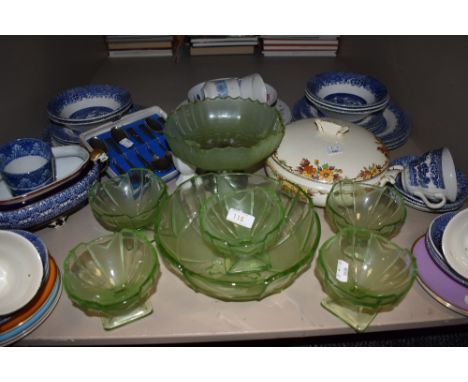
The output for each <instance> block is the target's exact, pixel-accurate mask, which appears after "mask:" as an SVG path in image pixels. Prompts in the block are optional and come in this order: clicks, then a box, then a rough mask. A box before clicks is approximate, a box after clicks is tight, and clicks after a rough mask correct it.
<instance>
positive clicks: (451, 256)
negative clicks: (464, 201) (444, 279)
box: [442, 209, 468, 278]
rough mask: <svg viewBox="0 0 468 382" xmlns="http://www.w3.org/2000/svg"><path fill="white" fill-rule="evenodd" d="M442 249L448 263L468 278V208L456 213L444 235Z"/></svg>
mask: <svg viewBox="0 0 468 382" xmlns="http://www.w3.org/2000/svg"><path fill="white" fill-rule="evenodd" d="M442 250H443V252H444V256H445V259H446V260H447V263H449V265H450V266H451V267H452V268H453V269H454V270H455V271H457V272H458V273H459V274H460V275H462V276H463V277H465V278H468V209H465V210H463V211H461V212H459V213H458V214H456V215H455V216H454V217H453V219H452V220H450V222H449V223H448V224H447V227H446V228H445V231H444V234H443V235H442Z"/></svg>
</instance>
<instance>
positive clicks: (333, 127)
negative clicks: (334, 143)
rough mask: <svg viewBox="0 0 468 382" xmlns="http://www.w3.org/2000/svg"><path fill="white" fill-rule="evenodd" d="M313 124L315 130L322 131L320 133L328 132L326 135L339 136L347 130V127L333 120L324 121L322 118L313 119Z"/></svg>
mask: <svg viewBox="0 0 468 382" xmlns="http://www.w3.org/2000/svg"><path fill="white" fill-rule="evenodd" d="M315 125H316V126H317V130H318V131H319V132H320V133H322V134H328V135H336V136H338V137H339V136H340V135H343V134H345V133H347V132H348V131H349V127H347V126H343V125H339V124H337V123H334V122H330V121H324V120H323V119H320V118H316V119H315Z"/></svg>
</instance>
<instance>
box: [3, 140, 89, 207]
mask: <svg viewBox="0 0 468 382" xmlns="http://www.w3.org/2000/svg"><path fill="white" fill-rule="evenodd" d="M52 153H53V154H54V157H55V171H56V176H55V181H54V182H52V183H50V184H48V185H46V186H44V187H40V188H38V189H36V190H34V191H31V192H29V193H27V194H25V195H20V196H15V197H14V196H13V195H12V194H11V191H10V189H9V188H8V186H7V184H6V183H5V182H4V181H3V180H2V179H0V205H2V206H3V205H5V206H6V205H12V204H15V203H21V204H26V202H27V201H28V200H30V199H32V198H35V197H37V196H40V195H42V194H45V193H46V192H49V191H52V190H53V189H55V188H57V187H58V186H60V185H62V184H64V183H66V182H68V181H70V180H71V179H73V178H75V177H76V176H77V175H79V174H80V173H81V171H82V170H83V169H84V168H85V167H86V165H87V164H88V162H89V153H88V151H86V150H85V149H84V148H83V147H81V146H78V145H69V146H58V147H52Z"/></svg>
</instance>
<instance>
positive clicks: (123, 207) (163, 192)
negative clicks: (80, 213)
mask: <svg viewBox="0 0 468 382" xmlns="http://www.w3.org/2000/svg"><path fill="white" fill-rule="evenodd" d="M166 197H167V187H166V184H165V183H164V182H163V181H162V179H161V178H159V177H158V176H156V175H154V173H153V172H151V171H150V170H147V169H142V168H135V169H130V170H129V171H128V172H127V173H125V174H122V175H120V176H116V177H112V178H107V179H103V180H101V181H100V182H97V183H96V184H95V185H94V186H93V187H92V188H91V190H90V191H89V194H88V199H89V205H90V206H91V210H92V211H93V214H94V216H95V218H96V219H97V221H98V222H99V223H100V224H101V225H102V226H103V227H104V228H106V229H108V230H109V231H119V230H121V229H123V228H129V229H141V228H144V227H148V226H151V225H152V224H153V223H154V219H155V218H156V214H157V211H158V207H159V205H160V204H161V201H162V200H164V199H165V198H166Z"/></svg>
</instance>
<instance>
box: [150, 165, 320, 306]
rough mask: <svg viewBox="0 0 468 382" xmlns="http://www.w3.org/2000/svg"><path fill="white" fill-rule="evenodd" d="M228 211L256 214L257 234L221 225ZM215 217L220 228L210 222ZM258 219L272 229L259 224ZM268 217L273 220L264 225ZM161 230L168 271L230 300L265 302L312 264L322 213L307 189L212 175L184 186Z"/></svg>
mask: <svg viewBox="0 0 468 382" xmlns="http://www.w3.org/2000/svg"><path fill="white" fill-rule="evenodd" d="M216 195H219V197H218V196H216ZM240 195H243V197H240ZM265 195H268V196H265ZM213 197H215V198H213ZM244 200H246V201H247V202H245V203H236V201H244ZM227 202H229V204H228V206H227V207H226V206H222V204H223V203H227ZM257 203H258V204H259V206H261V208H256V204H257ZM273 203H275V204H278V206H279V207H277V206H273ZM218 208H219V209H218ZM230 208H234V209H235V210H236V211H237V213H239V212H241V214H240V215H241V216H244V217H245V215H247V220H251V219H252V217H253V218H254V223H253V224H252V226H251V227H252V229H253V231H251V232H248V231H246V230H244V228H245V229H247V227H244V226H241V227H236V228H235V229H234V230H232V231H229V229H228V227H230V228H231V229H232V228H233V227H234V226H233V224H232V223H231V222H230V221H227V222H225V221H222V220H223V219H226V218H227V217H228V213H229V209H230ZM212 209H216V211H214V210H212ZM266 209H271V211H265V210H266ZM272 211H273V212H272ZM215 212H216V213H217V214H218V218H219V219H220V221H219V224H217V227H215V226H214V222H213V224H212V225H210V224H211V222H210V223H208V221H206V220H209V219H211V217H210V218H209V217H208V216H211V214H214V213H215ZM224 214H226V216H223V215H224ZM243 214H245V215H243ZM202 215H204V218H203V219H205V222H204V223H203V224H202V222H201V220H202V218H201V216H202ZM248 215H250V216H251V217H250V218H249V217H248ZM257 219H258V222H259V223H260V224H265V225H267V228H265V229H264V228H263V227H261V226H256V225H255V221H257ZM270 219H271V221H272V222H273V223H267V220H270ZM156 226H157V228H156V235H155V238H156V241H157V243H158V247H159V249H160V252H161V254H162V256H163V258H164V259H165V260H166V263H167V264H168V266H169V267H170V268H171V269H172V270H173V271H174V272H175V273H176V274H177V275H178V276H179V277H180V278H182V279H183V280H184V281H185V282H186V283H187V284H188V285H189V286H190V287H192V288H193V289H194V290H195V291H198V292H201V293H204V294H207V295H209V296H212V297H215V298H218V299H221V300H226V301H248V300H260V299H262V298H264V297H266V296H268V295H270V294H272V293H275V292H279V291H281V290H283V289H284V288H286V287H287V286H288V285H290V284H291V283H292V282H293V281H294V280H295V279H296V278H297V277H298V276H299V275H300V274H301V273H302V272H303V271H304V270H306V269H307V268H308V267H309V266H310V263H311V261H312V258H313V255H314V253H315V250H316V248H317V245H318V241H319V238H320V222H319V219H318V216H317V214H316V212H315V210H314V207H313V204H312V201H311V200H310V198H309V197H308V196H307V195H306V194H305V193H304V192H303V191H302V190H300V189H299V188H298V187H296V186H294V185H292V184H291V183H289V182H286V181H285V182H282V183H280V182H277V181H274V180H271V179H269V178H266V177H264V176H260V175H252V174H239V173H220V174H212V173H210V174H205V175H200V176H197V177H195V178H192V179H190V180H188V181H186V182H185V183H183V184H181V185H180V186H179V187H178V188H177V189H176V191H175V192H174V193H173V194H172V195H171V196H170V197H169V199H168V200H167V201H166V202H165V206H164V208H162V212H161V215H160V220H159V222H158V224H156ZM203 231H208V232H203ZM208 234H209V235H211V236H208ZM207 236H208V237H207ZM214 237H216V238H217V239H216V240H213V238H214ZM239 238H240V240H239Z"/></svg>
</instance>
